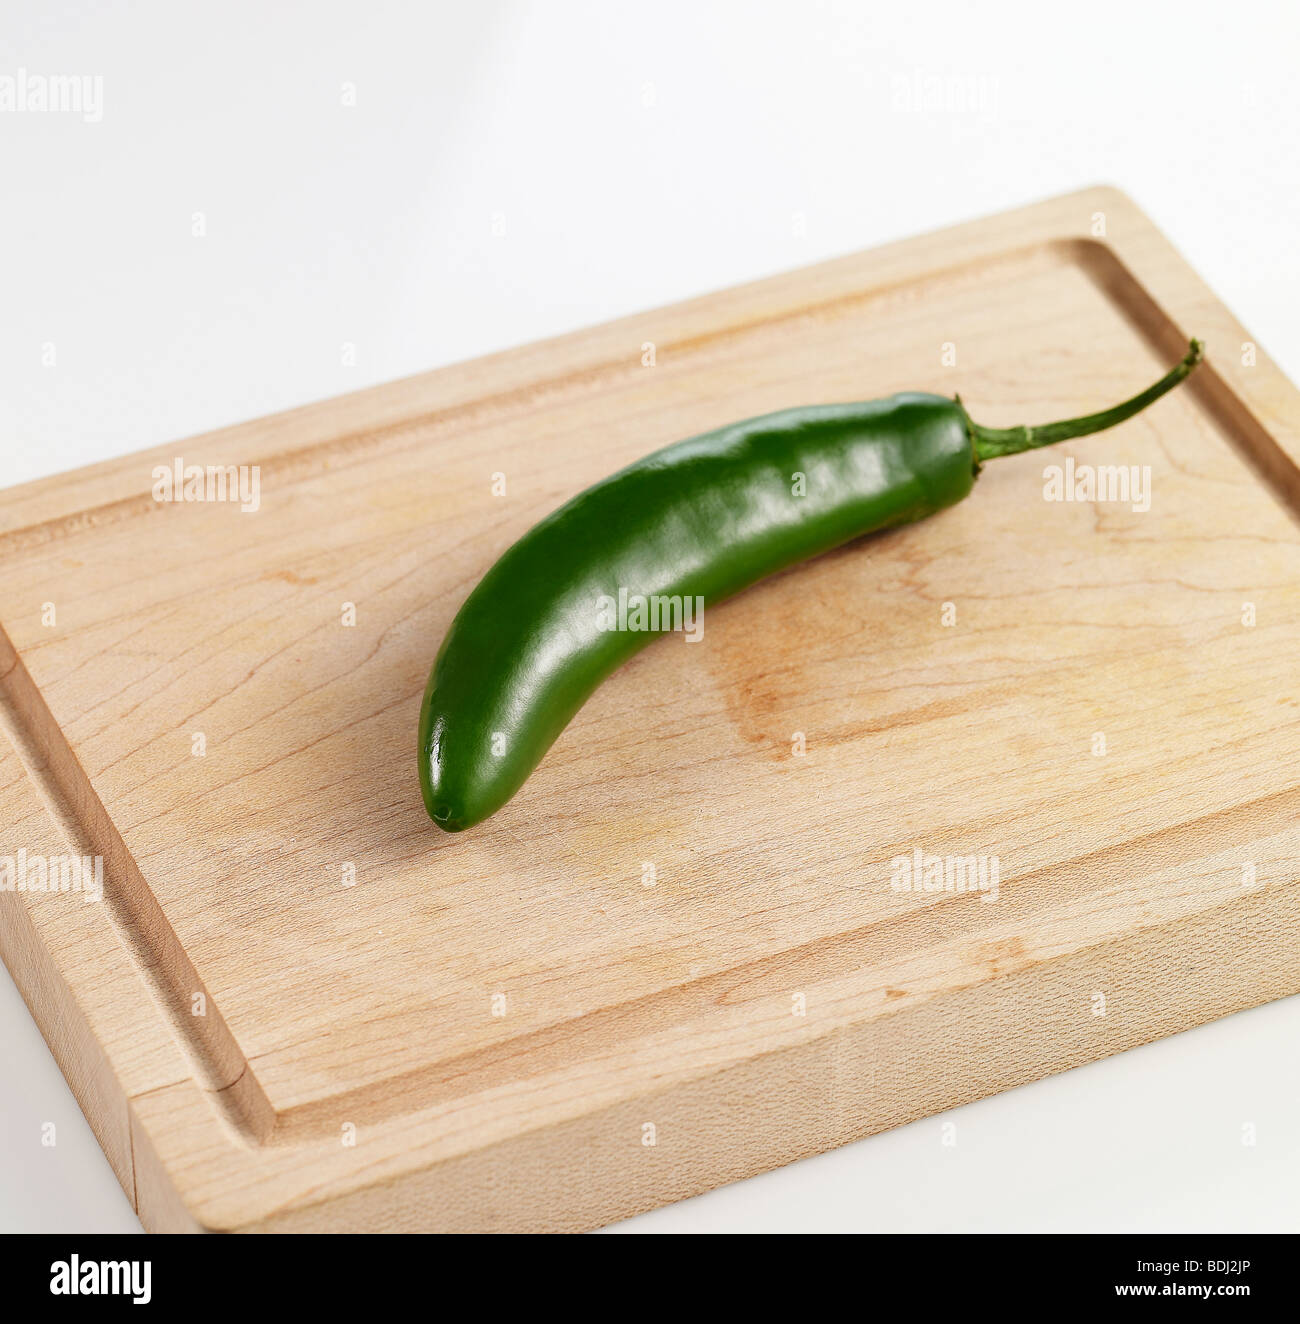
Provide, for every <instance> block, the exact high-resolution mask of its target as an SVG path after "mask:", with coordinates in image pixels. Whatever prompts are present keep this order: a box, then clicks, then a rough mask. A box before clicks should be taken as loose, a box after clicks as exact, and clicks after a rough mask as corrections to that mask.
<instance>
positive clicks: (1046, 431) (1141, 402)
mask: <svg viewBox="0 0 1300 1324" xmlns="http://www.w3.org/2000/svg"><path fill="white" fill-rule="evenodd" d="M1203 349H1204V346H1203V345H1202V344H1201V342H1200V341H1199V340H1193V341H1192V342H1191V345H1190V346H1189V348H1188V350H1187V353H1186V354H1184V355H1183V357H1182V358H1181V359H1179V361H1178V362H1177V363H1176V364H1175V365H1174V366H1173V367H1172V368H1170V370H1169V371H1168V372H1167V373H1165V375H1164V376H1163V377H1161V379H1160V380H1159V381H1158V382H1156V383H1155V385H1154V386H1148V387H1147V389H1146V390H1145V391H1143V392H1142V393H1141V394H1140V395H1135V396H1134V397H1133V398H1132V399H1131V400H1125V401H1124V403H1123V404H1120V405H1115V406H1114V408H1112V409H1103V410H1102V411H1101V413H1099V414H1085V415H1084V416H1083V417H1082V418H1067V419H1063V420H1062V421H1061V422H1059V423H1044V424H1043V425H1042V426H1040V427H1032V428H1031V427H1018V428H986V427H983V426H982V425H981V424H979V423H976V422H975V420H974V419H970V420H969V422H970V431H971V437H972V438H973V440H974V442H975V455H976V458H977V459H979V460H981V461H983V460H995V459H997V458H998V457H999V456H1001V455H1018V454H1019V453H1020V452H1021V451H1032V450H1037V449H1038V447H1040V446H1050V445H1051V444H1052V443H1053V442H1054V441H1069V440H1070V438H1071V437H1086V436H1088V435H1089V434H1090V433H1093V432H1102V431H1104V430H1105V429H1106V428H1113V427H1114V426H1115V424H1116V423H1122V422H1123V421H1124V420H1125V419H1126V418H1132V417H1133V415H1134V414H1140V413H1141V412H1142V410H1144V409H1145V408H1146V407H1147V405H1149V404H1152V403H1154V402H1155V401H1156V400H1159V399H1160V397H1161V396H1162V395H1164V394H1165V392H1166V391H1172V390H1173V389H1174V387H1175V386H1177V385H1178V383H1179V382H1181V381H1182V380H1183V378H1184V377H1186V376H1187V374H1188V373H1189V372H1191V370H1192V369H1193V368H1194V367H1196V365H1197V364H1198V363H1199V362H1200V361H1201V353H1202V350H1203Z"/></svg>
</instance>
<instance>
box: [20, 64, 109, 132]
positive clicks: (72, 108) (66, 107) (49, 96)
mask: <svg viewBox="0 0 1300 1324" xmlns="http://www.w3.org/2000/svg"><path fill="white" fill-rule="evenodd" d="M4 111H8V112H9V113H10V114H15V115H80V116H81V118H82V119H83V120H84V121H85V122H86V123H87V124H98V123H99V122H100V120H102V119H103V118H104V76H103V74H34V73H29V72H28V71H27V70H26V69H19V70H18V71H17V72H16V73H12V74H0V112H4Z"/></svg>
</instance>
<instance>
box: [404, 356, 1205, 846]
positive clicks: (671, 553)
mask: <svg viewBox="0 0 1300 1324" xmlns="http://www.w3.org/2000/svg"><path fill="white" fill-rule="evenodd" d="M1201 352H1202V347H1201V344H1200V342H1199V341H1195V340H1193V341H1192V342H1191V346H1190V348H1189V350H1188V352H1187V354H1186V355H1185V356H1184V357H1183V358H1182V360H1181V361H1180V362H1179V363H1177V364H1176V365H1175V366H1174V367H1173V368H1172V369H1170V371H1169V372H1168V373H1166V374H1165V376H1164V377H1162V378H1161V379H1160V380H1159V381H1157V382H1156V383H1155V384H1154V385H1152V386H1150V387H1148V388H1147V389H1146V390H1145V391H1142V392H1140V393H1139V394H1137V395H1135V396H1133V397H1132V398H1131V399H1128V400H1126V401H1124V402H1123V403H1122V404H1118V405H1115V406H1113V407H1111V408H1109V409H1106V410H1103V411H1101V412H1100V413H1096V414H1088V415H1086V416H1084V417H1082V418H1073V419H1066V420H1063V421H1060V422H1056V423H1048V424H1046V425H1044V426H1040V427H1012V428H989V427H984V426H982V425H981V424H979V423H977V422H975V421H974V420H973V419H971V418H970V416H969V415H968V414H967V413H966V411H965V409H964V408H963V407H962V405H961V402H960V401H958V400H948V399H946V398H944V397H943V396H937V395H922V394H914V393H908V394H902V395H894V396H891V397H889V398H888V399H886V400H874V401H870V402H869V403H865V404H843V405H814V406H811V407H809V408H802V409H786V410H783V411H781V412H780V413H775V414H765V415H764V416H763V417H761V418H754V419H750V420H748V421H747V422H744V423H735V424H732V425H730V426H728V427H724V428H719V429H718V430H717V431H716V432H709V433H706V434H704V435H703V436H699V437H693V438H691V439H690V440H689V441H682V442H678V443H677V444H676V445H673V446H668V447H666V448H665V449H663V450H660V451H656V452H655V453H654V454H653V455H647V456H646V457H645V458H644V459H642V460H638V461H637V462H636V463H635V464H632V465H629V466H628V467H627V468H626V469H623V470H620V471H619V472H618V473H616V474H613V475H612V476H611V477H609V478H606V479H605V480H604V481H603V482H600V483H597V484H596V485H595V486H594V487H590V488H588V489H587V490H586V491H585V492H582V493H580V494H579V495H578V496H576V497H574V498H573V500H572V501H570V502H569V503H568V504H567V505H565V506H561V507H560V509H559V510H557V511H555V512H554V514H552V515H550V516H548V517H547V518H546V519H544V520H543V521H542V522H541V523H540V524H538V525H536V526H535V527H534V528H532V529H530V530H529V531H528V532H527V533H526V534H524V536H523V537H522V538H520V539H519V541H518V542H517V543H515V544H514V546H513V547H511V548H510V549H509V550H508V551H507V552H506V553H505V555H504V556H502V557H501V559H500V560H499V561H498V562H497V563H496V564H495V565H494V566H493V567H492V568H491V569H490V570H489V571H488V572H487V574H486V575H484V577H483V579H482V580H481V581H480V583H479V584H478V586H477V587H476V588H475V589H474V591H473V592H472V593H471V594H470V595H469V597H468V598H467V599H466V601H465V604H464V606H462V607H461V609H460V611H459V612H458V613H457V615H456V618H455V620H454V621H452V624H451V628H450V629H449V630H448V632H447V637H446V639H444V640H443V644H442V648H441V649H440V650H439V652H438V656H437V659H436V661H435V662H434V664H433V671H432V674H431V675H430V677H429V684H428V686H427V688H426V690H425V694H424V703H423V705H422V707H421V710H420V728H419V746H420V748H419V758H420V786H421V790H422V792H423V795H424V805H425V808H426V809H427V810H428V812H429V815H430V817H431V818H432V819H433V821H434V822H435V823H437V824H438V825H439V827H442V828H445V829H446V830H447V831H449V832H456V831H459V830H460V829H462V828H467V827H472V826H473V825H474V824H475V823H479V822H482V820H483V819H485V818H487V817H488V815H489V814H493V813H495V812H496V811H497V810H498V809H500V808H501V806H502V805H503V804H505V803H506V801H507V800H509V799H510V797H511V796H513V795H514V793H515V792H516V791H517V790H518V789H519V787H520V786H521V785H523V783H524V781H525V779H526V778H527V777H528V775H529V774H530V773H531V772H532V770H533V769H534V768H535V767H536V766H537V764H538V763H539V762H540V761H541V759H542V757H543V755H544V754H545V753H546V751H547V750H548V749H549V748H550V747H551V744H552V743H553V742H554V740H555V738H556V737H557V736H558V735H559V734H560V732H561V731H563V730H564V728H565V727H566V726H567V725H568V723H569V721H570V720H571V719H572V717H573V716H574V714H575V713H576V712H577V711H578V709H579V708H581V707H582V705H583V704H584V703H585V702H586V701H587V699H588V697H589V696H590V695H591V693H592V691H593V690H595V688H596V687H597V686H598V685H599V684H600V683H601V681H603V680H604V679H605V677H606V676H608V675H609V674H610V673H611V672H613V671H614V670H616V669H617V668H618V667H619V666H621V665H622V664H623V663H624V662H625V661H627V659H628V658H629V657H631V656H632V655H633V654H634V653H636V652H638V651H639V650H640V649H642V648H644V647H645V645H646V644H648V643H649V642H650V641H651V640H652V639H654V638H656V637H657V635H656V633H655V632H652V631H649V630H642V631H636V630H608V629H602V628H601V611H600V603H601V601H602V599H605V600H611V599H612V600H613V601H615V602H617V601H618V600H619V597H620V591H624V592H626V594H627V596H628V598H629V600H630V599H634V598H638V597H639V598H647V599H649V598H653V597H656V596H662V597H670V598H673V597H681V598H684V599H685V598H691V599H702V600H703V603H704V607H705V611H706V612H707V610H708V608H709V607H711V606H713V605H715V604H717V603H719V602H721V601H723V600H724V599H725V598H728V597H730V596H731V595H732V594H733V593H737V592H739V591H740V590H741V589H743V588H746V587H747V586H748V585H750V584H753V583H756V582H757V581H758V580H760V579H764V578H766V577H767V576H768V575H771V574H774V573H775V572H776V571H778V570H783V569H785V568H786V567H787V566H791V565H794V564H795V563H796V562H799V561H803V560H806V559H807V558H809V557H811V556H816V555H818V554H819V553H821V552H826V551H829V550H830V549H831V548H833V547H837V546H839V545H840V544H841V543H845V542H848V541H849V540H850V539H853V538H856V537H859V536H860V535H862V534H864V533H871V532H873V531H875V530H878V529H885V528H890V527H892V526H894V525H898V524H906V523H909V522H910V521H912V520H917V519H921V518H923V517H924V516H926V515H930V514H933V513H934V512H935V511H938V510H942V509H943V508H944V507H946V506H951V505H953V504H955V503H956V502H958V501H960V500H961V499H962V498H963V497H964V496H966V495H967V494H968V493H969V492H970V490H971V488H972V486H973V484H974V481H975V477H976V475H977V474H978V473H979V471H980V465H981V463H982V462H983V461H985V460H989V459H995V458H997V457H999V456H1004V455H1015V454H1018V453H1020V452H1021V451H1027V450H1034V449H1036V448H1038V447H1040V446H1046V445H1051V444H1052V443H1053V442H1057V441H1064V440H1067V439H1069V438H1072V437H1083V436H1088V435H1090V434H1091V433H1094V432H1100V431H1102V430H1104V429H1105V428H1109V427H1113V426H1115V425H1116V424H1117V423H1121V422H1123V421H1124V420H1125V419H1126V418H1131V417H1132V416H1133V415H1134V414H1137V413H1139V412H1140V411H1141V410H1143V409H1145V408H1146V407H1147V406H1148V405H1150V404H1152V403H1153V402H1154V401H1156V400H1158V399H1159V398H1160V397H1161V396H1162V395H1164V394H1165V393H1166V392H1167V391H1170V390H1172V389H1173V388H1174V387H1175V386H1177V385H1178V383H1179V382H1181V381H1182V380H1183V379H1184V378H1185V377H1187V376H1188V374H1189V373H1190V372H1191V371H1192V370H1193V368H1195V367H1196V365H1197V363H1199V362H1200V359H1201ZM800 475H802V481H801V482H799V481H797V479H798V477H799V476H800Z"/></svg>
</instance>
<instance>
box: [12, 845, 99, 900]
mask: <svg viewBox="0 0 1300 1324" xmlns="http://www.w3.org/2000/svg"><path fill="white" fill-rule="evenodd" d="M0 892H80V893H81V899H82V900H83V901H100V900H102V899H103V896H104V857H103V856H102V855H93V856H92V855H29V854H28V853H27V850H26V848H25V847H21V846H20V847H19V848H18V851H17V853H16V854H14V855H0Z"/></svg>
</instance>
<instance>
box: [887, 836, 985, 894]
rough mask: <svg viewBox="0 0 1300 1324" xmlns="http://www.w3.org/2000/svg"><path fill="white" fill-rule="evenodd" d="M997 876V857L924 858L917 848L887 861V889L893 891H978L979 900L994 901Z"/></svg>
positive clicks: (947, 856)
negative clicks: (888, 887) (889, 888)
mask: <svg viewBox="0 0 1300 1324" xmlns="http://www.w3.org/2000/svg"><path fill="white" fill-rule="evenodd" d="M1000 873H1001V863H1000V862H999V860H998V857H997V856H996V855H927V854H926V853H925V852H924V851H923V850H922V849H921V848H920V847H919V846H917V847H916V848H915V849H914V850H913V851H912V853H911V854H910V855H895V856H894V858H893V859H892V860H890V861H889V874H890V877H889V886H890V887H891V888H892V889H893V890H894V891H895V892H981V893H983V895H982V896H981V897H980V900H981V901H996V900H997V899H998V879H999V876H1000Z"/></svg>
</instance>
